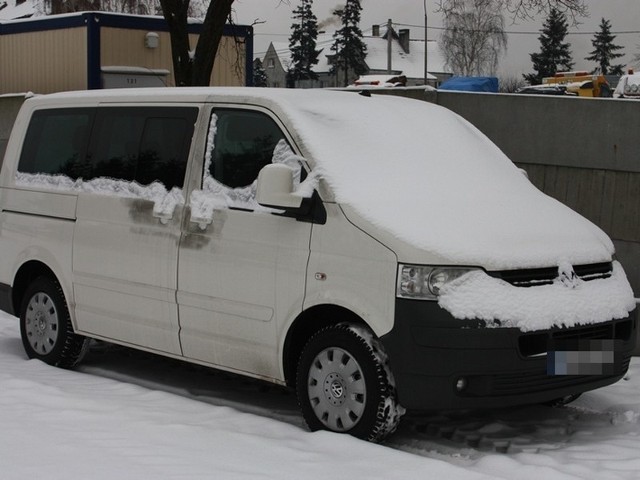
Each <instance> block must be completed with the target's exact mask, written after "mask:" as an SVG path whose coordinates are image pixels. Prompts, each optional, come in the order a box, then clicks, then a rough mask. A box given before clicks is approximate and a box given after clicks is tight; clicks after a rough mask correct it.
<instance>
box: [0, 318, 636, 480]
mask: <svg viewBox="0 0 640 480" xmlns="http://www.w3.org/2000/svg"><path fill="white" fill-rule="evenodd" d="M0 365H1V367H0V472H1V473H0V478H2V479H3V480H14V479H15V480H18V479H19V480H23V479H26V478H32V479H40V478H47V479H50V480H56V479H68V478H83V479H89V480H93V479H109V480H112V479H118V480H126V479H141V478H153V479H154V480H159V479H178V478H179V479H204V478H216V479H278V480H281V479H296V480H298V479H323V480H324V479H327V478H331V479H333V480H335V479H351V480H353V479H365V478H366V479H403V480H409V479H421V478H425V479H426V478H446V479H448V480H449V479H453V480H457V479H483V478H487V479H488V478H504V479H513V478H518V479H519V480H526V479H532V480H540V479H542V478H544V479H545V480H556V479H577V478H584V479H598V480H601V479H605V480H607V479H631V478H640V428H639V425H638V420H639V418H640V359H634V360H633V361H632V365H631V370H630V372H629V375H628V377H627V378H626V379H625V380H622V381H620V382H618V383H617V384H616V385H613V386H610V387H608V388H605V389H601V390H599V391H596V392H591V393H587V394H585V395H583V396H582V397H581V398H580V399H578V400H577V401H576V402H574V403H573V404H571V405H570V406H568V407H562V408H551V407H546V406H535V407H527V408H518V409H510V410H502V411H496V412H491V413H484V414H481V413H476V414H472V413H467V414H464V415H463V414H449V415H444V414H442V415H437V416H433V417H430V418H406V417H405V419H404V420H403V423H402V425H401V428H400V430H399V432H398V433H397V434H395V435H394V436H393V437H391V439H390V441H389V442H388V443H387V444H386V445H384V446H381V445H372V444H368V443H365V442H362V441H359V440H356V439H353V438H350V437H348V436H344V435H336V434H330V433H326V432H318V433H309V432H308V431H307V430H306V428H305V427H304V424H303V421H302V418H301V416H300V415H299V413H298V410H297V406H296V401H295V397H294V396H293V395H292V394H291V393H290V392H288V391H286V390H283V389H281V388H278V387H273V386H270V385H266V384H263V383H260V382H256V381H252V380H246V379H243V378H241V377H237V376H233V375H229V374H224V373H220V372H216V371H213V370H208V369H204V368H200V367H195V366H190V365H187V364H183V363H179V362H176V361H171V360H167V359H164V358H161V357H156V356H151V355H147V354H143V353H140V352H135V351H132V350H128V349H124V348H121V347H115V346H108V345H104V344H96V345H95V346H94V347H93V348H92V350H91V352H90V353H89V355H88V357H87V358H86V360H85V362H84V364H83V365H82V366H81V367H80V368H79V369H78V370H75V371H66V370H60V369H56V368H53V367H49V366H47V365H45V364H43V363H41V362H39V361H35V360H32V361H28V360H27V358H26V356H25V354H24V352H23V349H22V344H21V341H20V334H19V328H18V322H17V320H16V319H15V318H13V317H9V316H7V315H5V314H0Z"/></svg>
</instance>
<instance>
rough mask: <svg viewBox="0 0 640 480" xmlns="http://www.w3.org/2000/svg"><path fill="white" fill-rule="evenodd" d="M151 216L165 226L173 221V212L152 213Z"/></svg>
mask: <svg viewBox="0 0 640 480" xmlns="http://www.w3.org/2000/svg"><path fill="white" fill-rule="evenodd" d="M153 216H154V217H155V218H157V219H159V220H160V223H161V224H163V225H166V224H167V223H169V222H170V221H171V220H172V219H173V212H157V211H155V210H154V211H153Z"/></svg>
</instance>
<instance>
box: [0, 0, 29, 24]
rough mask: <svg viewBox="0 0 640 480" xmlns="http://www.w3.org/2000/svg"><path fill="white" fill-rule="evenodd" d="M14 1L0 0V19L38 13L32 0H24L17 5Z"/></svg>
mask: <svg viewBox="0 0 640 480" xmlns="http://www.w3.org/2000/svg"><path fill="white" fill-rule="evenodd" d="M16 2H17V0H0V21H2V20H16V19H18V18H28V17H31V16H33V15H36V14H37V13H38V9H37V6H36V2H35V1H34V0H25V1H24V2H23V3H20V4H19V5H17V4H16ZM2 5H5V6H4V7H2Z"/></svg>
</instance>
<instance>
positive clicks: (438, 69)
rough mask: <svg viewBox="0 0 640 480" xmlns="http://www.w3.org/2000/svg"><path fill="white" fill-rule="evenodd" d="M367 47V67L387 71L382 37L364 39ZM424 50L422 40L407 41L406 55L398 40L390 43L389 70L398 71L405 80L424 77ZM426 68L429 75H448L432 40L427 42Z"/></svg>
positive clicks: (384, 45) (385, 50)
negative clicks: (407, 49)
mask: <svg viewBox="0 0 640 480" xmlns="http://www.w3.org/2000/svg"><path fill="white" fill-rule="evenodd" d="M363 41H364V43H365V44H366V45H367V59H366V61H367V65H369V68H370V69H371V70H386V69H387V39H386V38H383V37H364V38H363ZM424 48H425V42H424V41H423V40H409V53H406V52H405V51H404V50H403V49H402V46H401V45H400V43H399V42H398V40H396V39H394V40H393V41H392V42H391V62H392V64H391V68H392V69H393V70H400V71H402V74H403V75H405V76H406V77H407V78H423V77H424ZM427 48H428V50H427V57H428V58H427V64H428V65H427V66H428V70H429V73H448V72H449V69H447V68H446V67H445V61H444V56H443V55H442V52H441V51H440V48H439V47H438V43H437V42H436V41H434V40H429V41H428V42H427Z"/></svg>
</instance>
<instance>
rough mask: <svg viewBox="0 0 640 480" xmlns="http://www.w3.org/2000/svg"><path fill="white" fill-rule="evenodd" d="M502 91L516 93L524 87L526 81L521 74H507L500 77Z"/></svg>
mask: <svg viewBox="0 0 640 480" xmlns="http://www.w3.org/2000/svg"><path fill="white" fill-rule="evenodd" d="M499 83H500V93H515V92H517V91H518V89H519V88H520V87H524V86H525V85H526V82H525V81H524V79H523V78H522V77H521V76H519V75H505V76H503V77H500V82H499Z"/></svg>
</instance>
